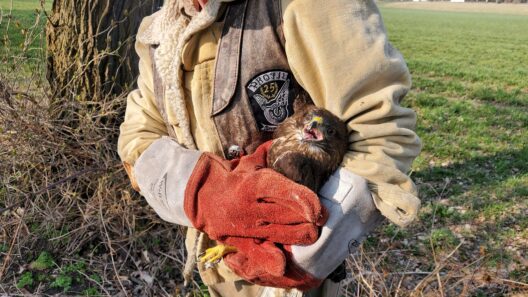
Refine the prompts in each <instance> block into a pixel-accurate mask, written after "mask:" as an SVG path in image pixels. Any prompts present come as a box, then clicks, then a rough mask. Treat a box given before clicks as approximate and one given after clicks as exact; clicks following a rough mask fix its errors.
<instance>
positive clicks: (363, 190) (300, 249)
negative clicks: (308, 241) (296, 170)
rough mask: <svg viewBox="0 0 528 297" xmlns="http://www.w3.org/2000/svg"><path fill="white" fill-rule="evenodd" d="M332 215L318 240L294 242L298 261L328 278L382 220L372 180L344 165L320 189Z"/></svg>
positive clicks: (322, 200)
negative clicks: (305, 244)
mask: <svg viewBox="0 0 528 297" xmlns="http://www.w3.org/2000/svg"><path fill="white" fill-rule="evenodd" d="M319 195H320V196H321V202H322V204H323V205H324V206H325V207H326V209H327V210H328V212H329V214H330V217H329V219H328V221H327V222H326V225H324V226H323V228H322V230H321V235H320V237H319V239H318V240H317V242H315V243H314V244H313V245H309V246H299V245H294V246H292V253H293V259H294V261H295V262H296V263H297V264H298V265H299V267H301V268H302V269H304V270H306V271H308V272H310V273H312V274H313V275H314V276H315V277H316V278H320V279H324V278H326V277H327V276H328V275H329V274H330V273H331V272H332V271H333V270H334V269H335V268H337V267H338V266H339V265H340V264H341V263H342V262H343V260H344V259H346V257H347V256H348V255H349V254H350V253H352V252H353V251H354V250H355V249H356V248H357V247H358V246H359V244H360V243H361V241H362V240H363V239H364V237H365V236H366V235H367V234H368V233H369V232H370V231H372V229H374V227H375V226H377V225H378V223H379V222H381V220H382V218H383V217H382V216H381V214H380V212H379V211H378V210H377V209H376V206H375V205H374V201H373V199H372V195H371V193H370V190H369V187H368V183H367V181H366V180H365V179H364V178H363V177H360V176H358V175H356V174H354V173H352V172H351V171H349V170H347V169H345V168H340V169H338V170H337V171H336V172H335V173H334V174H332V175H331V176H330V178H329V180H328V181H327V182H326V183H325V184H324V185H323V187H322V188H321V190H320V191H319Z"/></svg>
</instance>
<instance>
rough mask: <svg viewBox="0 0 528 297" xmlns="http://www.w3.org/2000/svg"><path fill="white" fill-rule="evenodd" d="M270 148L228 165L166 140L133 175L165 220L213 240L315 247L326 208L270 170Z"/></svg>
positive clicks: (143, 159)
mask: <svg viewBox="0 0 528 297" xmlns="http://www.w3.org/2000/svg"><path fill="white" fill-rule="evenodd" d="M270 145H271V142H268V143H266V144H263V145H262V146H260V147H259V148H258V149H257V151H256V152H255V153H253V154H251V155H248V156H244V157H242V158H241V159H237V160H232V161H226V160H224V159H222V158H220V157H217V156H215V155H213V154H210V153H201V152H199V151H193V150H188V149H185V148H183V147H181V146H180V145H179V144H178V143H176V142H175V141H174V140H172V139H170V138H168V137H163V138H161V139H159V140H157V141H155V142H154V143H152V144H151V145H150V146H149V148H148V149H147V150H145V152H143V154H142V155H141V156H140V158H139V159H138V160H137V162H136V164H135V166H134V175H135V177H136V180H137V183H138V185H139V188H140V190H141V194H142V195H143V196H144V197H145V198H146V200H147V202H148V203H149V205H151V206H152V207H153V209H154V210H155V211H156V213H158V215H159V216H160V217H161V218H162V219H164V220H166V221H168V222H172V223H176V224H180V225H185V226H194V227H195V228H197V229H198V230H200V231H203V232H205V233H206V234H208V235H209V237H211V238H212V239H215V240H218V239H225V238H227V237H251V238H260V239H265V240H270V241H272V242H280V243H285V244H308V243H313V242H315V240H316V239H317V237H318V226H319V225H322V224H324V222H325V220H326V217H325V215H324V214H325V211H324V208H323V207H321V204H320V202H319V199H318V197H317V195H316V194H315V193H313V192H311V191H310V190H309V189H308V188H306V187H303V186H300V185H298V184H296V183H294V182H293V181H290V180H288V179H287V178H285V177H283V176H282V175H280V174H279V173H277V172H275V171H273V170H271V169H266V168H265V167H266V156H267V151H268V150H269V146H270Z"/></svg>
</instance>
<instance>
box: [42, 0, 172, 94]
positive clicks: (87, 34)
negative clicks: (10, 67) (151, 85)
mask: <svg viewBox="0 0 528 297" xmlns="http://www.w3.org/2000/svg"><path fill="white" fill-rule="evenodd" d="M162 2H163V1H162V0H133V1H129V0H76V1H72V0H54V1H53V9H52V14H51V17H50V19H49V22H48V24H47V27H46V37H47V43H48V58H47V61H48V66H47V68H48V69H47V70H48V71H47V78H48V81H49V82H50V85H51V88H52V91H53V92H54V94H55V97H56V98H61V97H62V98H64V97H65V96H66V97H68V98H72V97H70V96H72V95H73V96H75V98H79V99H80V100H87V101H98V100H101V99H102V98H105V97H106V96H108V95H115V94H121V93H122V92H125V91H127V89H129V87H131V86H132V85H133V83H134V80H135V78H136V77H137V74H138V67H137V64H138V57H137V55H136V53H135V51H134V47H133V46H134V41H135V34H136V32H137V29H138V27H139V23H140V22H141V19H142V18H143V17H144V16H147V15H150V14H152V13H153V12H154V11H156V10H157V9H158V8H159V7H160V6H161V5H162Z"/></svg>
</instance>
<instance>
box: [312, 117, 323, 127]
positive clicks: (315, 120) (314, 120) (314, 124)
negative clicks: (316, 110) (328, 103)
mask: <svg viewBox="0 0 528 297" xmlns="http://www.w3.org/2000/svg"><path fill="white" fill-rule="evenodd" d="M322 124H323V118H322V117H318V116H314V117H313V118H312V121H311V122H310V124H309V125H310V129H317V126H319V125H322Z"/></svg>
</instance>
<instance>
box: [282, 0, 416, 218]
mask: <svg viewBox="0 0 528 297" xmlns="http://www.w3.org/2000/svg"><path fill="white" fill-rule="evenodd" d="M282 10H283V22H284V24H283V29H284V36H285V40H286V45H285V46H286V54H287V57H288V61H289V64H290V67H291V69H292V72H293V74H294V76H295V78H296V79H297V80H298V81H299V83H300V84H301V85H302V86H303V87H304V88H305V89H306V90H307V91H308V93H309V94H310V95H311V97H312V99H313V100H314V102H315V104H316V105H317V106H321V107H324V108H326V109H328V110H330V111H331V112H333V113H334V114H336V115H337V116H339V117H340V118H341V119H343V120H345V121H346V122H347V124H348V129H349V133H350V134H349V140H350V142H349V151H348V153H347V154H346V156H345V159H344V161H343V164H342V165H343V166H344V167H345V168H347V169H349V170H350V171H352V172H353V173H355V174H357V175H359V176H362V177H363V178H365V179H367V180H368V181H369V182H370V183H371V184H373V187H372V197H373V199H374V203H375V204H376V207H377V208H378V209H379V210H380V211H381V213H382V214H383V215H384V216H386V217H387V218H389V219H390V220H391V221H392V222H394V223H395V224H397V225H400V226H405V225H407V224H409V223H410V222H411V221H412V220H413V219H414V218H415V217H416V214H417V211H418V208H419V206H420V200H419V199H418V198H417V191H416V188H415V185H414V184H413V182H412V180H411V179H410V177H409V176H408V175H407V172H408V171H409V170H410V166H411V164H412V162H413V160H414V159H415V157H416V156H417V155H418V153H419V152H420V149H421V144H420V140H419V138H418V136H417V135H416V133H415V132H414V130H415V125H416V115H415V113H414V112H413V111H412V110H410V109H408V108H405V107H402V106H401V105H400V102H401V100H402V98H403V97H404V96H405V95H406V93H407V91H408V90H409V89H410V86H411V79H410V74H409V71H408V69H407V66H406V64H405V61H404V60H403V57H402V56H401V54H400V53H399V52H398V51H397V50H396V49H394V48H393V47H392V46H391V44H390V43H389V42H388V40H387V34H386V31H385V28H384V25H383V22H382V19H381V16H380V13H379V11H378V9H377V7H376V5H375V4H374V2H373V1H371V0H352V1H350V0H328V1H320V0H283V1H282Z"/></svg>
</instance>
